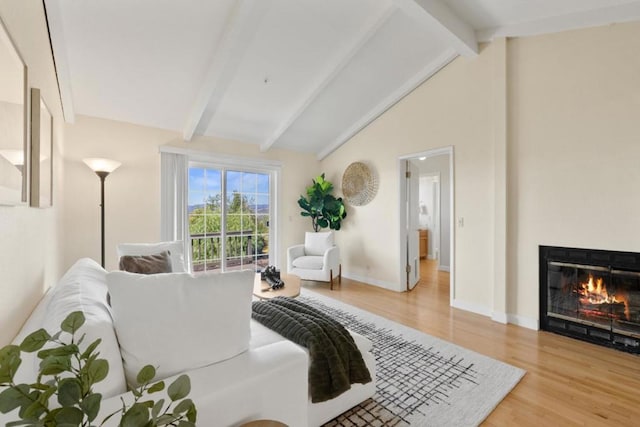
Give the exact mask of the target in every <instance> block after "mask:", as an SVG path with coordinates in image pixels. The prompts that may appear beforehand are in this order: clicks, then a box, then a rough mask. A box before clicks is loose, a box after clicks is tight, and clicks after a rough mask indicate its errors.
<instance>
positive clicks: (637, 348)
mask: <svg viewBox="0 0 640 427" xmlns="http://www.w3.org/2000/svg"><path fill="white" fill-rule="evenodd" d="M539 263H540V327H541V328H542V329H543V330H546V331H551V332H555V333H559V334H562V335H566V336H570V337H573V338H578V339H581V340H585V341H589V342H592V343H596V344H600V345H605V346H608V347H613V348H616V349H619V350H623V351H627V352H630V353H636V354H640V253H633V252H615V251H604V250H593V249H576V248H562V247H552V246H540V258H539Z"/></svg>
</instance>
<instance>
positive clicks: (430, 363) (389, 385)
mask: <svg viewBox="0 0 640 427" xmlns="http://www.w3.org/2000/svg"><path fill="white" fill-rule="evenodd" d="M298 300H300V301H302V302H304V303H306V304H309V305H311V306H312V307H315V308H317V309H319V310H321V311H323V312H325V313H327V314H328V315H329V316H331V317H332V318H334V319H336V320H337V321H338V322H340V323H342V324H343V325H344V326H345V327H346V328H348V329H350V330H352V331H355V332H358V333H359V334H361V335H364V336H365V337H367V338H369V339H370V340H371V341H372V343H373V350H372V352H373V355H374V356H375V359H376V371H377V372H376V393H375V395H374V396H373V397H372V398H371V399H368V400H366V401H364V402H362V403H361V404H360V405H358V406H356V407H354V408H353V409H351V410H349V411H347V412H345V413H344V414H342V415H340V416H338V417H337V418H335V419H333V420H331V421H329V422H328V423H327V424H325V426H326V427H335V426H398V427H401V426H438V427H441V426H456V427H457V426H477V425H479V424H480V423H481V422H482V421H483V420H484V419H485V418H486V417H487V416H488V415H489V414H490V413H491V411H493V409H494V408H495V407H496V406H497V405H498V404H499V403H500V401H502V399H504V397H505V396H506V395H507V394H508V393H509V392H510V391H511V390H512V389H513V388H514V387H515V386H516V384H518V382H519V381H520V379H521V378H522V377H523V376H524V374H525V371H524V370H522V369H520V368H516V367H514V366H511V365H509V364H506V363H504V362H501V361H498V360H495V359H492V358H490V357H487V356H483V355H481V354H479V353H476V352H474V351H471V350H467V349H465V348H463V347H460V346H457V345H455V344H452V343H450V342H448V341H444V340H441V339H439V338H436V337H433V336H431V335H427V334H425V333H422V332H420V331H417V330H415V329H413V328H409V327H407V326H404V325H400V324H398V323H396V322H392V321H390V320H387V319H385V318H383V317H380V316H377V315H375V314H373V313H370V312H367V311H364V310H361V309H359V308H357V307H354V306H351V305H348V304H345V303H342V302H340V301H336V300H334V299H332V298H327V297H325V296H323V295H319V294H317V293H315V292H313V291H309V290H308V289H302V294H301V295H300V296H299V297H298Z"/></svg>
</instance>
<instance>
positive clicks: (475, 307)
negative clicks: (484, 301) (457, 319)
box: [451, 299, 491, 317]
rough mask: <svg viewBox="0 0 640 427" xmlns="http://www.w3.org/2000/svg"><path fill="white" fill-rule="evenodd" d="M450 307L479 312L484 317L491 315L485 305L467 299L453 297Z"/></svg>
mask: <svg viewBox="0 0 640 427" xmlns="http://www.w3.org/2000/svg"><path fill="white" fill-rule="evenodd" d="M451 307H453V308H459V309H460V310H464V311H470V312H472V313H476V314H481V315H483V316H486V317H491V310H489V309H488V308H487V307H485V306H483V305H480V304H475V303H472V302H468V301H461V300H459V299H454V300H453V301H452V302H451Z"/></svg>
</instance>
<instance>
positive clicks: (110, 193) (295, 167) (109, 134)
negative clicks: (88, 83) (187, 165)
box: [65, 116, 319, 269]
mask: <svg viewBox="0 0 640 427" xmlns="http://www.w3.org/2000/svg"><path fill="white" fill-rule="evenodd" d="M66 132H67V151H68V156H67V157H66V169H65V171H66V173H65V185H66V188H67V191H68V194H72V195H73V197H69V199H68V203H67V205H66V212H65V213H66V214H65V222H66V224H67V230H68V232H67V235H66V237H65V243H66V245H65V265H66V266H69V265H71V264H72V263H73V262H74V261H75V260H76V259H78V258H80V257H85V256H88V257H92V258H94V259H95V260H97V261H98V262H99V261H100V208H99V205H100V181H99V179H98V177H97V176H96V175H95V174H94V173H93V172H92V171H91V170H90V169H89V168H88V167H87V166H86V165H85V164H84V163H83V162H82V159H83V158H85V157H107V158H111V159H114V160H118V161H120V162H122V166H120V168H119V169H117V170H116V171H115V172H114V173H112V174H111V175H109V176H108V177H107V179H106V182H105V222H106V225H105V230H106V231H105V258H106V260H105V261H106V268H107V269H117V267H118V263H117V255H116V245H117V244H118V243H124V242H157V241H159V239H160V154H159V147H160V146H162V145H171V146H175V147H181V148H190V149H193V150H202V151H213V152H216V153H221V154H227V155H234V156H239V157H249V158H264V159H277V160H279V161H281V162H282V164H283V166H282V179H281V184H282V188H281V207H282V209H281V210H280V212H279V217H278V223H279V226H280V232H281V239H280V243H281V245H280V250H279V259H280V266H285V263H286V252H285V251H286V248H287V247H288V246H291V245H293V244H297V243H301V242H302V241H303V239H304V231H305V230H306V229H308V228H310V226H308V224H307V222H306V221H305V220H304V218H302V217H301V216H300V213H299V212H300V209H299V208H298V205H297V200H298V197H299V196H300V194H302V193H304V191H305V187H306V186H307V185H309V184H310V183H311V178H312V177H314V176H315V175H317V174H318V173H319V172H318V161H317V160H316V159H315V158H314V157H313V156H312V155H309V154H300V153H295V152H292V151H286V150H275V149H274V150H270V151H269V152H267V153H261V152H260V150H259V147H258V146H256V145H251V144H242V143H239V142H234V141H226V140H220V139H214V138H206V137H196V138H194V140H193V141H191V142H189V143H185V142H183V141H182V139H181V135H180V134H178V133H177V132H172V131H166V130H161V129H154V128H149V127H145V126H137V125H132V124H129V123H123V122H117V121H111V120H103V119H97V118H93V117H86V116H78V117H76V123H75V124H73V125H67V129H66ZM307 178H308V181H309V182H308V183H307V182H306V181H305V180H306V179H307Z"/></svg>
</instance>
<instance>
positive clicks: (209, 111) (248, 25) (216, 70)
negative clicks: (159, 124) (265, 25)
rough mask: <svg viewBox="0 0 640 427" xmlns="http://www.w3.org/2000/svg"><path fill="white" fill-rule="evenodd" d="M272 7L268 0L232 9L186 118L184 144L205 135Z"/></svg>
mask: <svg viewBox="0 0 640 427" xmlns="http://www.w3.org/2000/svg"><path fill="white" fill-rule="evenodd" d="M269 5H270V1H265V0H240V1H238V2H237V3H236V4H235V6H234V7H233V8H232V10H231V12H230V14H229V18H228V19H227V24H226V26H225V29H224V31H223V34H222V36H221V37H220V40H219V42H218V44H217V45H216V48H215V51H214V52H212V55H211V57H212V59H211V62H210V64H209V67H208V68H207V72H206V74H205V77H204V81H203V82H202V85H201V86H200V90H198V92H197V95H196V99H195V101H194V103H193V106H192V108H191V112H190V113H189V115H188V116H187V120H186V124H185V126H184V131H183V138H184V140H185V141H190V140H191V138H192V137H193V135H194V133H195V132H196V130H197V131H199V132H200V133H204V131H205V130H206V129H207V128H208V127H209V124H210V123H211V120H212V119H213V117H214V116H215V114H216V111H217V109H218V107H219V105H220V102H221V101H222V98H223V96H224V94H225V92H226V91H227V89H228V88H229V85H230V84H231V82H232V80H233V77H234V75H235V73H236V71H237V69H238V66H239V65H240V62H241V61H242V58H243V57H244V54H245V53H246V51H247V48H248V47H249V44H250V43H251V41H252V40H253V38H254V36H255V33H256V30H257V27H258V23H259V22H260V20H261V19H262V17H263V16H264V14H265V13H266V11H267V10H268V7H269Z"/></svg>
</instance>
